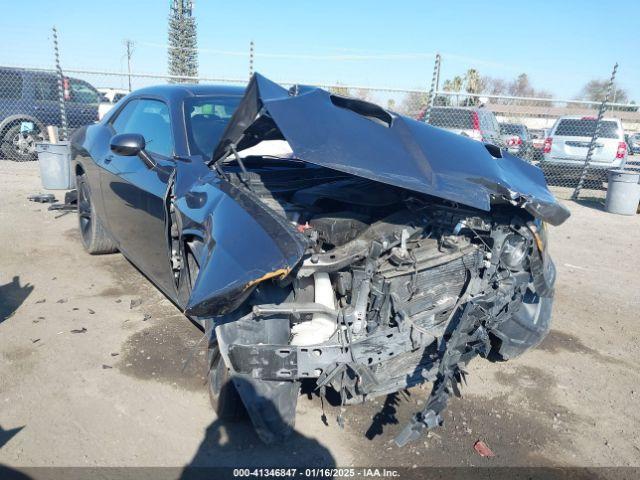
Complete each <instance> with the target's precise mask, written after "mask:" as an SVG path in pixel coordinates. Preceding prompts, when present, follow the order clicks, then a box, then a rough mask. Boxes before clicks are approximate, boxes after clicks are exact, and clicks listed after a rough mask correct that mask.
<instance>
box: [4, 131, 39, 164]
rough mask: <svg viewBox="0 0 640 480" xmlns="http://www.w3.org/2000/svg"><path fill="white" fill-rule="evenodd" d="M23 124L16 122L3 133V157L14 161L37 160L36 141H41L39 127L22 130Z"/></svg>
mask: <svg viewBox="0 0 640 480" xmlns="http://www.w3.org/2000/svg"><path fill="white" fill-rule="evenodd" d="M20 128H21V124H20V123H16V124H15V125H12V126H11V127H9V128H8V129H7V130H5V132H4V134H3V135H2V146H1V147H0V150H2V157H3V158H6V159H8V160H13V161H14V162H30V161H33V160H37V158H38V157H37V155H36V142H38V141H40V140H41V138H40V134H39V130H38V129H37V127H35V128H36V129H35V130H33V131H31V132H20Z"/></svg>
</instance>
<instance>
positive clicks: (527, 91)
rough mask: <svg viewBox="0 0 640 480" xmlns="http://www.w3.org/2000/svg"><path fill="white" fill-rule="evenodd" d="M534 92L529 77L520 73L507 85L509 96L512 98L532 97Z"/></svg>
mask: <svg viewBox="0 0 640 480" xmlns="http://www.w3.org/2000/svg"><path fill="white" fill-rule="evenodd" d="M534 92H535V90H534V89H533V87H532V86H531V82H530V81H529V76H528V75H527V74H526V73H521V74H520V75H518V77H517V78H516V79H515V80H514V81H513V82H511V83H510V84H509V95H513V96H514V97H532V96H533V94H534Z"/></svg>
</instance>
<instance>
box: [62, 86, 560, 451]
mask: <svg viewBox="0 0 640 480" xmlns="http://www.w3.org/2000/svg"><path fill="white" fill-rule="evenodd" d="M243 94H244V96H243ZM232 112H234V113H233V115H232ZM72 151H73V160H72V168H73V171H74V172H75V174H76V183H77V185H78V219H79V227H80V236H81V239H82V243H83V245H84V247H85V249H86V250H87V251H88V252H89V253H92V254H98V253H108V252H115V251H117V250H119V251H120V252H122V253H123V254H124V255H125V256H126V257H127V258H128V259H129V260H130V261H131V262H132V263H133V264H134V265H136V267H138V269H140V270H141V271H142V272H143V273H144V274H145V275H146V276H147V277H148V278H149V279H150V280H151V281H152V282H153V283H154V284H155V285H156V286H157V287H158V288H159V289H160V290H161V291H162V292H164V294H165V295H167V296H168V297H169V298H170V299H171V300H172V301H173V302H174V303H175V304H177V305H178V306H179V307H180V308H181V309H182V310H183V311H184V312H185V314H186V315H187V316H189V317H190V318H191V319H192V320H193V321H195V322H196V323H198V324H199V325H201V326H202V327H203V328H204V330H205V332H206V334H207V335H208V338H209V365H210V372H209V392H210V396H211V400H212V403H213V405H214V407H215V408H216V410H217V412H218V416H219V418H228V417H234V416H237V415H239V414H241V413H243V412H242V411H243V410H244V413H248V415H249V417H250V418H251V420H252V422H253V424H254V426H255V428H256V431H257V433H258V435H259V436H260V438H261V439H263V440H264V441H265V442H270V441H274V440H281V439H283V438H284V437H286V436H287V435H288V434H289V433H291V431H292V429H293V423H294V418H295V410H296V402H297V398H298V394H299V393H298V392H299V386H300V382H301V381H302V380H309V379H311V380H312V381H315V382H316V385H317V387H318V390H317V391H318V392H319V394H320V395H325V394H326V391H327V389H326V387H332V389H333V391H335V392H337V394H338V395H339V396H340V397H341V399H342V400H341V401H342V403H343V404H352V403H357V402H362V401H364V400H365V399H367V398H370V397H375V396H378V395H386V394H388V393H390V392H396V391H398V390H401V389H404V388H407V387H410V386H413V385H416V384H419V383H422V382H425V381H434V382H435V384H434V387H433V390H432V392H431V394H430V396H429V399H428V401H427V402H425V407H424V410H423V411H422V412H420V413H419V414H417V415H416V416H415V417H414V419H413V420H412V422H411V423H410V424H409V425H408V427H407V428H406V429H405V430H404V431H403V433H402V434H401V435H400V436H399V437H398V438H397V439H396V441H397V443H398V444H400V445H402V444H404V443H406V442H407V441H409V440H411V439H414V438H415V437H416V436H418V434H419V433H420V432H421V431H422V430H424V429H426V428H432V427H435V426H437V425H439V424H441V423H442V418H441V412H442V409H443V408H444V407H445V405H446V403H447V398H448V396H449V394H450V392H452V391H457V388H458V383H459V382H460V381H461V379H462V378H463V377H464V375H465V372H464V370H463V369H464V368H465V365H466V364H467V363H468V362H469V361H470V360H471V359H472V358H474V357H476V356H478V355H481V356H482V357H485V358H490V359H502V360H506V359H510V358H513V357H515V356H517V355H519V354H521V353H522V352H524V351H525V350H527V349H528V348H531V347H533V346H535V345H536V344H538V343H539V342H540V341H541V340H542V338H543V337H544V336H545V335H546V333H547V331H548V329H549V322H550V314H551V306H552V303H553V287H554V279H555V273H554V272H555V270H554V265H553V262H552V260H551V258H550V257H549V254H548V247H547V242H548V239H547V234H546V227H545V223H549V224H553V225H558V224H560V223H562V222H563V221H564V220H566V218H567V217H568V216H569V213H568V210H566V208H564V207H563V206H561V205H560V204H559V203H558V202H557V201H556V200H555V198H554V197H553V195H552V194H551V193H550V192H549V190H548V189H547V186H546V184H545V181H544V177H543V175H542V172H541V171H540V170H539V169H538V168H536V167H534V166H532V165H530V164H529V163H527V162H524V161H522V160H521V159H519V158H517V157H515V156H513V155H511V154H509V153H508V152H506V151H503V150H501V149H499V148H496V147H495V146H493V145H489V144H482V143H480V142H476V141H473V140H471V139H469V138H464V137H462V136H459V135H451V134H450V133H448V132H445V131H443V130H441V129H439V128H434V127H431V126H429V125H425V124H424V123H421V122H418V121H415V120H412V119H410V118H407V117H403V116H400V115H397V114H395V113H392V112H390V111H387V110H384V109H383V108H381V107H379V106H377V105H374V104H372V103H369V102H365V101H362V100H357V99H353V98H345V97H340V96H337V95H332V94H330V93H329V92H326V91H324V90H321V89H317V88H306V89H300V88H294V89H292V90H290V91H289V90H287V89H285V88H283V87H281V86H279V85H277V84H275V83H273V82H271V81H269V80H267V79H266V78H264V77H262V76H260V75H257V74H256V75H254V76H253V78H252V80H251V82H250V83H249V85H248V87H247V89H246V91H243V89H241V88H237V87H230V86H212V85H202V84H201V85H179V84H176V85H165V86H161V87H149V88H145V89H142V90H139V91H136V92H133V93H131V94H130V95H129V96H128V97H127V98H125V99H124V101H122V102H120V104H119V105H118V106H117V107H116V108H114V109H113V110H112V111H110V112H109V113H108V114H107V115H106V116H105V118H103V119H102V121H101V122H99V123H98V124H96V125H91V126H88V127H84V128H82V129H80V130H78V131H77V132H76V133H75V134H74V136H73V139H72ZM497 159H498V160H497Z"/></svg>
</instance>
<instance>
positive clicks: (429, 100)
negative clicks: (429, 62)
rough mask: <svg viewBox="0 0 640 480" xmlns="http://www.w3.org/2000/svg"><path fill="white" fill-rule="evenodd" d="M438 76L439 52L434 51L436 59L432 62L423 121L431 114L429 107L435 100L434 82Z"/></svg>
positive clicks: (427, 120)
mask: <svg viewBox="0 0 640 480" xmlns="http://www.w3.org/2000/svg"><path fill="white" fill-rule="evenodd" d="M439 78H440V54H439V53H436V60H435V62H434V64H433V76H432V77H431V88H430V89H429V95H428V97H427V110H426V112H425V114H424V123H429V117H430V116H431V108H432V107H433V102H434V100H435V92H436V83H437V81H438V79H439Z"/></svg>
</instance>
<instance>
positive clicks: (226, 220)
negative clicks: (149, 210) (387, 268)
mask: <svg viewBox="0 0 640 480" xmlns="http://www.w3.org/2000/svg"><path fill="white" fill-rule="evenodd" d="M205 168H206V167H205ZM194 169H195V174H198V173H200V174H204V175H203V176H202V177H201V178H199V179H194V176H195V175H194V176H189V175H188V173H187V172H186V171H179V172H178V174H177V175H176V180H175V181H176V187H175V206H176V209H177V211H178V212H179V215H180V224H181V232H182V236H183V237H193V236H195V237H197V238H198V239H199V240H200V241H201V243H202V247H201V248H200V249H199V251H198V252H197V256H198V258H196V261H197V263H198V265H199V274H198V276H197V279H195V282H194V284H193V286H192V288H191V289H190V295H189V298H188V300H187V302H186V308H185V312H186V313H187V314H188V315H192V316H203V317H210V316H215V315H221V314H224V313H226V312H228V311H231V310H234V309H235V308H237V307H238V306H239V305H240V304H241V303H242V301H243V300H244V299H246V298H247V296H248V295H249V294H250V293H251V290H252V288H253V287H255V285H257V284H258V283H260V282H262V281H266V280H269V279H273V278H283V277H285V276H286V275H287V274H288V272H289V271H290V270H291V269H292V268H293V267H294V266H295V265H296V264H297V263H298V262H299V260H300V259H301V258H302V256H303V254H304V250H305V248H306V245H305V241H304V238H303V237H301V235H300V234H299V233H298V232H296V230H295V229H294V228H293V227H292V226H291V225H290V224H288V223H286V222H284V221H282V220H281V219H280V218H278V217H277V216H276V215H274V213H273V212H272V211H270V210H269V209H267V208H266V207H265V206H264V205H263V204H261V203H260V202H259V201H256V200H255V199H253V198H251V192H250V191H247V190H241V189H239V188H237V187H234V186H233V185H230V184H229V183H227V182H225V181H223V180H221V179H220V178H219V177H218V176H216V175H215V174H213V173H212V172H211V171H210V170H208V169H207V170H206V171H203V170H202V168H201V167H197V166H194ZM189 173H190V172H189ZM180 174H182V176H183V177H189V178H188V179H185V178H181V175H180ZM196 178H197V177H196ZM189 180H190V181H191V185H189ZM187 186H188V187H187Z"/></svg>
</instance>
